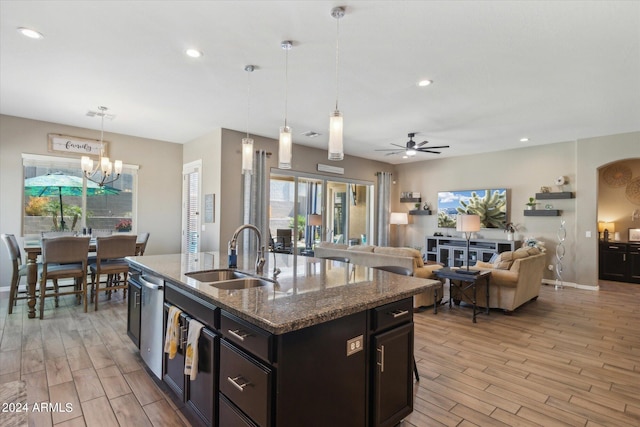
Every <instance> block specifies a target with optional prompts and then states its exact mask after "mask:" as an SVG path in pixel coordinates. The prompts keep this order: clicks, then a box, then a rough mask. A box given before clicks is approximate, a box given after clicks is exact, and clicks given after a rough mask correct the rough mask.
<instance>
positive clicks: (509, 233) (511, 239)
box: [507, 232, 513, 242]
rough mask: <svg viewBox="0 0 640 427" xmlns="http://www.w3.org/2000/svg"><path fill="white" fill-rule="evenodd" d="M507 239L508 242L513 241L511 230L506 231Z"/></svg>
mask: <svg viewBox="0 0 640 427" xmlns="http://www.w3.org/2000/svg"><path fill="white" fill-rule="evenodd" d="M507 240H509V241H510V242H512V241H513V233H511V232H508V233H507Z"/></svg>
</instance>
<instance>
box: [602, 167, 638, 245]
mask: <svg viewBox="0 0 640 427" xmlns="http://www.w3.org/2000/svg"><path fill="white" fill-rule="evenodd" d="M610 166H611V167H614V168H618V167H623V168H627V169H628V170H629V171H630V172H631V175H630V177H631V179H632V180H638V179H640V158H638V159H629V160H622V161H619V162H614V163H611V164H610V165H606V166H604V167H602V168H600V170H599V172H598V175H599V176H598V217H597V218H598V221H604V222H613V223H614V224H615V231H616V232H618V233H619V235H620V241H622V242H626V241H627V240H628V237H629V229H630V228H640V221H639V220H635V221H633V220H632V219H631V215H632V213H633V211H634V210H635V209H638V210H639V211H640V201H638V199H634V200H635V201H636V203H634V202H632V201H631V200H629V198H628V197H627V196H626V189H627V185H620V186H616V185H610V184H608V183H607V180H606V179H605V178H604V174H605V171H607V168H609V167H610ZM610 239H611V240H614V235H613V234H612V235H611V236H610Z"/></svg>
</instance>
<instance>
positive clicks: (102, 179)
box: [80, 106, 122, 187]
mask: <svg viewBox="0 0 640 427" xmlns="http://www.w3.org/2000/svg"><path fill="white" fill-rule="evenodd" d="M98 109H99V110H100V112H99V113H96V115H98V116H100V117H101V126H100V157H99V158H98V162H97V164H96V167H95V169H94V168H93V160H92V159H91V158H90V157H89V156H82V158H81V159H80V165H81V167H82V172H83V173H84V176H85V177H86V178H87V179H88V180H89V181H92V182H95V183H96V184H98V185H99V186H100V187H103V186H104V185H105V184H111V183H112V182H114V181H116V180H117V179H118V178H120V174H121V173H122V160H116V161H114V162H113V163H112V162H111V161H110V160H109V158H108V157H105V155H104V154H105V153H104V140H103V139H104V116H106V115H107V110H108V108H107V107H102V106H100V107H98ZM98 172H100V173H98ZM96 175H97V177H96Z"/></svg>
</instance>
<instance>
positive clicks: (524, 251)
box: [513, 248, 529, 261]
mask: <svg viewBox="0 0 640 427" xmlns="http://www.w3.org/2000/svg"><path fill="white" fill-rule="evenodd" d="M528 256H529V248H519V249H516V250H515V251H514V252H513V260H514V261H515V260H517V259H521V258H526V257H528Z"/></svg>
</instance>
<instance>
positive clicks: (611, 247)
mask: <svg viewBox="0 0 640 427" xmlns="http://www.w3.org/2000/svg"><path fill="white" fill-rule="evenodd" d="M609 249H620V246H609Z"/></svg>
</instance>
